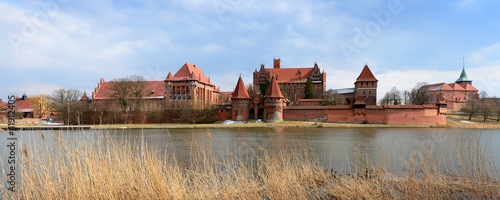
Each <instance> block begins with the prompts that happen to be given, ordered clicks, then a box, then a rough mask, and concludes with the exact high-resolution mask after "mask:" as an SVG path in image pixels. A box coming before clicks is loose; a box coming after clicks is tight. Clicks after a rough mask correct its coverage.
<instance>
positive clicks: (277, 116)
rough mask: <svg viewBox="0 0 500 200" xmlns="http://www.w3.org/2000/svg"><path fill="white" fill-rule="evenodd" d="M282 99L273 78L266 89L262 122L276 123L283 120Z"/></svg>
mask: <svg viewBox="0 0 500 200" xmlns="http://www.w3.org/2000/svg"><path fill="white" fill-rule="evenodd" d="M284 99H285V97H283V94H281V90H280V87H279V86H278V82H277V81H276V77H275V76H273V77H272V78H271V83H270V84H269V88H267V91H266V96H264V107H265V114H264V120H265V121H266V122H278V121H282V120H283V106H284Z"/></svg>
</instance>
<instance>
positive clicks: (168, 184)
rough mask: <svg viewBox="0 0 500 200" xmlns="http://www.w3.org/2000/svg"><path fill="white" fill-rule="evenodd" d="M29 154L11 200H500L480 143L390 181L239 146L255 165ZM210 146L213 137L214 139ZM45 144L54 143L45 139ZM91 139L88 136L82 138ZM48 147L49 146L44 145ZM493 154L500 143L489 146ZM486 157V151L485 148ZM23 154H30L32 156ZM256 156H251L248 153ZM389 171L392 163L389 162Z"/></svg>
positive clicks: (374, 172) (382, 171) (147, 154)
mask: <svg viewBox="0 0 500 200" xmlns="http://www.w3.org/2000/svg"><path fill="white" fill-rule="evenodd" d="M56 134H57V135H55V137H54V138H48V137H47V138H45V139H47V140H49V139H55V141H56V144H57V145H55V146H49V145H45V146H28V147H25V149H26V152H25V154H26V155H30V156H29V157H28V156H23V157H21V159H20V163H21V164H20V170H19V174H20V176H19V178H20V180H19V181H18V183H19V187H20V190H18V191H17V192H16V193H11V192H9V191H7V190H6V189H2V191H1V193H0V197H1V198H2V199H450V198H453V199H457V198H458V199H497V198H499V197H500V187H499V184H498V180H499V176H498V172H497V171H496V167H495V165H494V163H492V162H491V159H490V158H491V152H485V150H484V149H482V148H481V147H480V146H479V143H478V142H476V143H468V145H462V147H463V148H461V149H458V150H457V152H459V153H458V156H457V157H455V158H453V159H451V160H452V161H453V164H446V162H443V161H440V160H433V159H431V158H430V156H428V154H424V156H423V157H418V158H417V157H414V158H412V159H411V160H409V162H405V163H401V166H402V167H401V169H400V170H398V172H394V173H391V171H390V170H389V169H388V168H387V167H386V163H387V162H389V161H387V159H385V158H383V159H381V164H378V165H377V166H375V165H372V166H370V167H369V169H367V168H366V166H361V167H358V166H357V163H358V162H357V159H359V157H361V156H356V157H357V158H356V162H355V163H356V164H354V166H352V168H351V169H352V170H351V171H350V173H349V175H340V174H337V173H332V172H331V171H330V170H325V169H324V168H323V167H321V165H320V164H319V161H318V159H317V158H316V157H315V156H313V155H314V154H312V152H310V151H309V150H306V149H305V148H302V149H300V150H295V149H287V148H281V147H276V148H263V147H260V146H258V147H249V145H248V144H246V143H244V144H241V145H240V146H241V147H242V148H243V149H246V151H250V152H251V154H250V156H241V155H243V154H241V155H240V154H239V153H238V152H236V153H235V152H231V151H229V150H227V149H224V148H223V149H224V150H222V151H220V152H214V150H213V148H212V146H211V145H212V144H208V146H205V145H204V144H200V143H198V141H196V140H194V141H191V142H188V141H187V142H188V144H190V145H191V162H190V164H189V165H188V166H183V165H182V164H180V163H179V162H178V161H177V159H176V158H175V155H172V154H168V155H163V156H162V155H161V154H160V152H158V151H156V150H155V149H153V148H150V147H148V145H147V143H145V142H144V140H143V138H142V139H140V140H139V141H128V140H113V139H110V138H109V137H106V136H103V137H101V138H98V139H97V140H89V139H83V140H82V141H80V142H68V141H65V140H64V139H62V137H61V136H60V134H59V133H57V132H56ZM207 134H208V136H209V137H210V138H211V136H212V135H211V134H210V133H207ZM41 135H42V137H45V135H43V133H42V134H41ZM82 138H83V137H82ZM43 142H45V140H43ZM490 145H491V144H490ZM483 148H484V147H483ZM23 151H24V150H23ZM245 155H247V154H245ZM384 162H385V163H384Z"/></svg>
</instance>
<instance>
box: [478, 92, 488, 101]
mask: <svg viewBox="0 0 500 200" xmlns="http://www.w3.org/2000/svg"><path fill="white" fill-rule="evenodd" d="M479 98H481V99H483V98H488V93H487V92H486V91H481V92H480V93H479Z"/></svg>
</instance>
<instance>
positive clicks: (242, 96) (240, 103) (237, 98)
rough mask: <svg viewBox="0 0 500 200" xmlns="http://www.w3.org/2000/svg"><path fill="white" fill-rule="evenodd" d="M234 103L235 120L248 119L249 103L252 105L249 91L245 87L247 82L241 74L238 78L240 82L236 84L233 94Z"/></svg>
mask: <svg viewBox="0 0 500 200" xmlns="http://www.w3.org/2000/svg"><path fill="white" fill-rule="evenodd" d="M232 105H233V109H232V112H233V115H232V116H233V117H232V119H233V120H236V121H243V120H248V117H249V114H250V113H249V105H250V96H249V95H248V91H247V89H246V88H245V83H243V79H242V78H241V76H240V79H238V83H237V84H236V88H235V89H234V92H233V96H232Z"/></svg>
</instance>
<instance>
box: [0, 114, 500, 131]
mask: <svg viewBox="0 0 500 200" xmlns="http://www.w3.org/2000/svg"><path fill="white" fill-rule="evenodd" d="M447 118H448V120H447V124H446V125H435V126H423V125H421V126H419V125H387V124H355V123H323V122H303V121H282V122H277V123H264V122H255V121H250V122H242V123H235V124H223V123H221V122H219V123H212V124H103V125H80V126H44V125H38V124H24V123H23V124H16V126H15V127H16V130H20V129H30V130H68V129H98V130H99V129H175V128H202V129H207V128H267V127H278V128H293V127H297V128H465V129H500V123H497V122H486V123H481V122H473V121H466V120H464V119H462V118H460V116H447ZM7 128H8V127H7V124H0V129H2V130H7Z"/></svg>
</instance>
